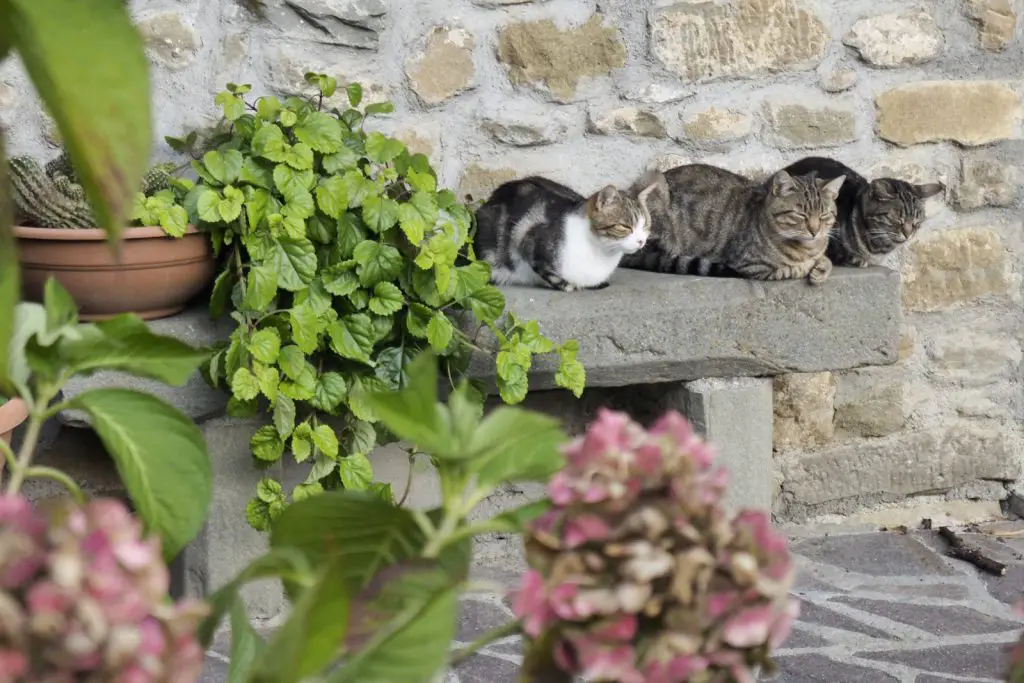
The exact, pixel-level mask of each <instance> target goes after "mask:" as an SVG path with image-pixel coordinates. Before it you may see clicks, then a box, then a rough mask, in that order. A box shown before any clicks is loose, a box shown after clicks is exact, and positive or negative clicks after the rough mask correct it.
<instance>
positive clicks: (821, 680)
mask: <svg viewBox="0 0 1024 683" xmlns="http://www.w3.org/2000/svg"><path fill="white" fill-rule="evenodd" d="M776 663H777V664H778V665H779V673H778V675H777V676H775V677H774V678H765V679H763V680H765V681H771V683H854V681H856V683H898V681H899V679H898V678H896V677H895V676H891V675H889V674H887V673H885V672H884V671H878V670H877V669H870V668H868V667H864V666H857V665H855V664H847V663H845V662H837V661H835V660H834V659H829V658H828V657H825V656H824V655H790V656H788V657H779V658H778V659H777V660H776Z"/></svg>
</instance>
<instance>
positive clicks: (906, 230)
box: [903, 223, 914, 237]
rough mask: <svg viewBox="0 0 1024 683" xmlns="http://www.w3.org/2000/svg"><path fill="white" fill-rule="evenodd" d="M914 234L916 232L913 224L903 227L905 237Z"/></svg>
mask: <svg viewBox="0 0 1024 683" xmlns="http://www.w3.org/2000/svg"><path fill="white" fill-rule="evenodd" d="M913 232H914V224H913V223H907V224H906V225H904V226H903V235H904V237H910V235H911V234H912V233H913Z"/></svg>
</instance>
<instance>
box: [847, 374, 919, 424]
mask: <svg viewBox="0 0 1024 683" xmlns="http://www.w3.org/2000/svg"><path fill="white" fill-rule="evenodd" d="M905 375H906V372H905V369H904V368H902V367H899V366H895V367H887V368H864V369H862V370H851V371H849V372H844V373H842V374H840V375H839V383H838V390H837V391H836V398H835V406H836V411H835V426H836V427H837V428H838V429H842V430H844V431H847V432H850V433H853V434H857V435H859V436H886V435H887V434H893V433H895V432H898V431H899V430H900V429H902V428H903V425H904V424H905V423H906V421H907V401H906V397H905V393H906V377H905Z"/></svg>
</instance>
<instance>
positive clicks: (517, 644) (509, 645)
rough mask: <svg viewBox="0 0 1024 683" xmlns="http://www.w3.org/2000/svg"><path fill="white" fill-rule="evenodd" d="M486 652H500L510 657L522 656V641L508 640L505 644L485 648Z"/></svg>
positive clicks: (495, 644) (520, 639)
mask: <svg viewBox="0 0 1024 683" xmlns="http://www.w3.org/2000/svg"><path fill="white" fill-rule="evenodd" d="M487 649H488V650H492V651H494V652H501V653H504V654H510V655H522V654H523V640H522V638H516V639H515V640H509V641H507V642H498V643H494V644H493V645H488V646H487Z"/></svg>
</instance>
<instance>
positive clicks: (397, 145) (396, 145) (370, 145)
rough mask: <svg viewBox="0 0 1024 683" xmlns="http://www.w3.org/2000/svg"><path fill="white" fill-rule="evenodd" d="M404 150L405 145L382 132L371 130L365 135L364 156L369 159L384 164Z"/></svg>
mask: <svg viewBox="0 0 1024 683" xmlns="http://www.w3.org/2000/svg"><path fill="white" fill-rule="evenodd" d="M404 151H405V145H403V144H402V143H401V142H399V141H398V140H395V139H394V138H389V137H387V136H386V135H384V134H383V133H377V132H373V133H370V134H369V135H367V136H366V156H367V157H369V159H370V161H376V162H377V163H380V164H386V163H388V162H389V161H392V160H394V158H395V157H397V156H398V155H399V154H401V153H402V152H404Z"/></svg>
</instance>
